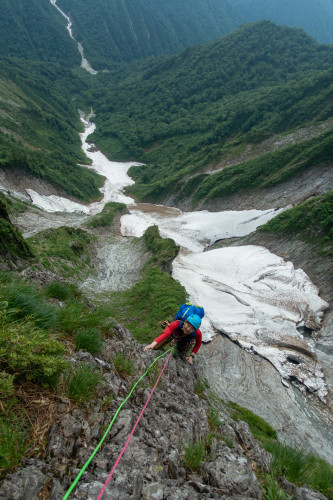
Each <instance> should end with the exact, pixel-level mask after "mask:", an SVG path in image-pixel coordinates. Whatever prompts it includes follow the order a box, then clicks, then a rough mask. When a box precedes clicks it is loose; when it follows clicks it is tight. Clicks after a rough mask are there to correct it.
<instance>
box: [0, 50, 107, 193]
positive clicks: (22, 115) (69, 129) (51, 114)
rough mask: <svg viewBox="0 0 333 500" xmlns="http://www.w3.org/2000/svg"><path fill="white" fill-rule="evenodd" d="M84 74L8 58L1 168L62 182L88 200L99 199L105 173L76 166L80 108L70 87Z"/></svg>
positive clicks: (0, 119) (0, 79)
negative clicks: (77, 76) (70, 95)
mask: <svg viewBox="0 0 333 500" xmlns="http://www.w3.org/2000/svg"><path fill="white" fill-rule="evenodd" d="M80 86H81V83H80V79H79V78H76V77H75V76H74V75H73V74H72V73H71V72H70V71H69V70H67V69H61V68H59V66H51V65H47V64H40V63H38V62H35V63H33V62H31V61H30V62H29V63H27V62H25V61H19V60H14V59H5V58H3V60H2V64H1V68H0V145H1V152H0V168H1V169H2V170H3V171H5V172H6V171H9V170H13V169H14V170H18V171H20V172H21V174H22V175H23V174H24V173H26V174H30V175H33V176H34V177H38V178H42V179H45V180H47V181H48V182H51V183H52V184H55V185H58V186H61V187H62V188H63V189H64V190H65V191H66V192H67V193H68V194H71V195H73V196H76V197H77V198H80V199H83V200H85V201H88V200H91V199H94V198H98V197H99V196H100V192H99V190H98V186H99V185H101V183H102V178H101V176H99V175H97V174H95V173H94V172H92V171H90V170H88V169H87V168H83V167H80V166H78V165H77V163H78V162H81V163H87V162H88V159H87V158H86V156H85V155H84V153H83V152H82V149H81V141H80V138H79V136H78V131H79V130H80V129H81V127H82V124H81V123H80V120H79V113H78V110H77V108H76V106H75V105H74V103H73V102H72V101H71V99H70V97H69V96H68V95H66V90H65V89H66V88H67V89H70V88H73V87H75V88H76V89H77V90H78V89H79V88H80Z"/></svg>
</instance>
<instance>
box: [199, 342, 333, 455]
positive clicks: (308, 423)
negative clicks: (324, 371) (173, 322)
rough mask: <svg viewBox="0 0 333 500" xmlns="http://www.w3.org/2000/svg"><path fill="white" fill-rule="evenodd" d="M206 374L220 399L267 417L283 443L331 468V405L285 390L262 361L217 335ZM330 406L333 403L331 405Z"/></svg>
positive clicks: (205, 360)
mask: <svg viewBox="0 0 333 500" xmlns="http://www.w3.org/2000/svg"><path fill="white" fill-rule="evenodd" d="M201 364H202V370H203V372H204V374H205V377H206V378H207V380H208V382H209V384H210V386H211V387H212V389H213V390H214V392H215V393H216V394H218V395H219V396H220V397H222V398H223V399H225V400H231V401H235V402H237V403H238V404H240V405H241V406H245V407H246V408H249V409H250V410H252V411H253V412H254V413H256V414H257V415H260V416H261V417H263V418H264V419H265V420H266V421H267V422H269V424H270V425H271V426H272V427H273V428H274V429H276V431H277V432H278V435H279V438H280V440H281V441H282V442H284V441H286V442H287V443H288V444H290V445H293V446H296V447H298V448H302V449H305V450H307V451H315V452H316V453H317V454H318V455H319V456H321V457H322V458H324V459H325V460H328V461H330V462H331V463H333V431H332V429H333V418H332V411H331V409H330V406H329V404H328V405H326V406H325V405H324V404H322V403H320V402H319V401H315V400H314V399H313V398H311V396H310V395H308V396H307V397H306V396H304V395H303V394H301V393H300V391H299V390H298V389H296V388H295V387H294V386H293V385H292V384H290V385H289V384H287V385H288V386H287V387H286V386H285V385H284V384H283V383H282V380H281V377H280V375H279V373H278V372H277V370H275V368H274V367H273V366H272V365H271V364H270V363H269V362H268V361H267V360H265V359H264V358H262V357H260V356H258V355H255V354H253V353H250V352H247V351H245V350H243V349H240V348H239V346H238V345H236V344H235V343H233V342H232V341H231V340H229V339H228V338H227V337H225V336H221V335H217V336H216V337H214V339H213V341H212V342H211V343H209V344H207V345H206V346H205V347H204V349H203V354H202V356H201ZM329 403H330V401H329Z"/></svg>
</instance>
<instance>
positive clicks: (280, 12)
mask: <svg viewBox="0 0 333 500" xmlns="http://www.w3.org/2000/svg"><path fill="white" fill-rule="evenodd" d="M232 4H233V6H234V8H235V9H237V10H238V11H239V13H240V14H241V15H242V16H243V17H244V18H245V19H246V21H247V22H249V21H258V20H260V19H269V20H270V21H274V22H275V23H277V24H285V25H287V26H297V27H299V28H303V29H304V30H305V31H306V32H307V33H309V35H311V36H313V37H314V38H316V40H318V41H319V42H321V43H333V30H332V23H333V3H332V2H331V0H292V1H290V0H272V1H270V2H268V1H267V0H233V2H232Z"/></svg>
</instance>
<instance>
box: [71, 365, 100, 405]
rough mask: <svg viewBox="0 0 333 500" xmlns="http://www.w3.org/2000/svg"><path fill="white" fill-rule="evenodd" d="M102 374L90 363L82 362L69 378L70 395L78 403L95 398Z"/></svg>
mask: <svg viewBox="0 0 333 500" xmlns="http://www.w3.org/2000/svg"><path fill="white" fill-rule="evenodd" d="M100 383H101V374H100V373H99V372H98V371H97V370H96V369H95V368H94V367H93V366H92V365H91V364H89V363H80V364H78V366H77V367H76V368H75V369H74V372H73V374H72V376H71V377H70V380H69V385H68V396H69V398H70V399H71V400H73V401H74V402H76V403H80V402H83V401H90V400H91V399H93V397H94V395H95V392H96V389H97V387H98V385H99V384H100Z"/></svg>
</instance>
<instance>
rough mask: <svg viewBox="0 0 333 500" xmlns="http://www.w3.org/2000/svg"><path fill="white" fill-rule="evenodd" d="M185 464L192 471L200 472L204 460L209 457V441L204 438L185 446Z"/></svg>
mask: <svg viewBox="0 0 333 500" xmlns="http://www.w3.org/2000/svg"><path fill="white" fill-rule="evenodd" d="M184 452H185V454H184V465H185V467H186V469H187V470H188V471H189V472H191V473H194V472H198V471H199V470H200V467H201V464H202V462H204V461H205V460H207V458H208V449H207V443H206V441H205V440H204V439H201V440H199V441H195V442H194V443H188V444H186V445H185V446H184Z"/></svg>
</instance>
